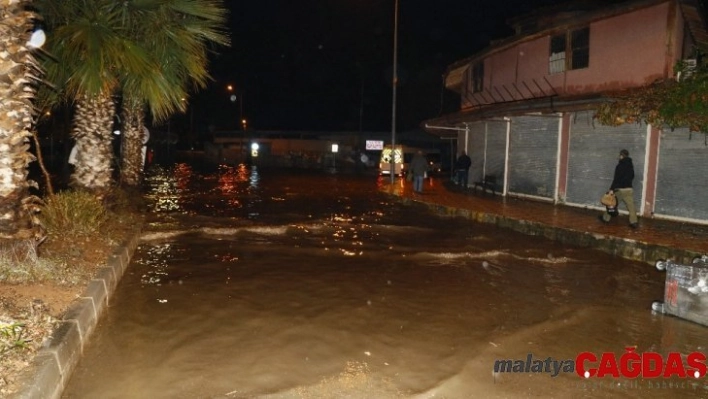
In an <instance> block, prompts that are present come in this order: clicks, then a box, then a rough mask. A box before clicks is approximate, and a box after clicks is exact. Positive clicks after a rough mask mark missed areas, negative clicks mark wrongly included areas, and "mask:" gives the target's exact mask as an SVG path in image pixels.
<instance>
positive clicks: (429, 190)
mask: <svg viewBox="0 0 708 399" xmlns="http://www.w3.org/2000/svg"><path fill="white" fill-rule="evenodd" d="M383 180H384V182H383V183H384V184H383V185H382V186H381V189H382V190H383V191H384V192H388V193H390V194H392V195H396V196H399V197H401V198H402V200H403V201H404V202H408V201H413V202H420V203H423V204H426V205H427V206H428V207H430V208H431V209H432V210H434V211H435V212H437V213H438V214H441V215H447V216H462V217H467V218H469V219H472V220H475V221H477V222H482V223H491V224H495V225H497V226H499V227H504V228H510V229H512V230H515V231H518V232H521V233H525V234H529V235H539V236H545V237H546V238H548V239H551V240H555V241H560V242H562V243H566V244H570V245H577V246H582V247H591V248H595V249H598V250H601V251H603V252H607V253H609V254H612V255H615V256H619V257H623V258H626V259H631V260H636V261H641V262H646V263H649V264H652V265H653V264H655V262H656V261H657V260H659V259H663V260H666V259H671V260H673V261H674V262H677V263H684V264H690V263H691V262H692V261H693V259H694V258H696V257H699V256H701V255H705V254H708V225H700V224H693V223H686V222H677V221H668V220H661V219H649V218H641V217H640V218H639V228H638V229H636V230H633V229H631V228H630V227H629V226H628V224H629V220H628V217H627V215H625V214H620V216H619V217H617V218H613V220H612V221H611V222H610V223H609V224H603V223H601V222H600V221H599V220H598V219H597V215H599V214H600V213H601V211H599V210H597V209H581V208H576V207H570V206H565V205H554V204H552V203H546V202H541V201H533V200H528V199H522V198H513V197H507V198H505V197H502V196H501V195H499V194H497V195H492V194H491V193H490V192H489V191H487V192H486V193H483V192H482V190H481V189H477V190H476V191H475V190H474V189H472V188H468V189H467V190H463V189H462V188H460V187H458V186H456V185H454V184H452V182H450V181H449V180H448V179H446V178H445V177H441V178H432V179H426V181H425V186H424V189H423V194H415V193H413V190H412V185H413V183H411V182H406V181H404V180H401V179H397V180H396V182H395V184H394V185H393V186H391V184H390V182H389V181H388V177H386V178H384V179H383ZM598 201H599V199H598ZM598 205H599V203H598ZM620 210H622V205H620Z"/></svg>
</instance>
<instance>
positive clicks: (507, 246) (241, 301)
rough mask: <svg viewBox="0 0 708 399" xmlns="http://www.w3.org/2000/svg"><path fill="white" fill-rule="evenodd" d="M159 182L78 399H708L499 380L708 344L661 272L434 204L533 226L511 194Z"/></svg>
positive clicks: (402, 186) (664, 388) (644, 385)
mask: <svg viewBox="0 0 708 399" xmlns="http://www.w3.org/2000/svg"><path fill="white" fill-rule="evenodd" d="M431 184H432V185H431ZM150 187H151V189H150V192H149V193H148V195H147V197H148V200H149V201H150V203H151V204H152V208H151V209H152V210H151V216H150V219H149V223H148V225H147V229H146V231H145V232H144V233H143V235H142V239H141V243H140V245H139V247H138V250H137V251H136V253H135V255H134V257H133V259H132V261H131V264H130V265H129V266H128V268H127V271H126V273H125V275H124V276H123V279H122V280H121V282H120V283H119V285H118V287H117V290H116V292H115V295H114V296H113V297H112V298H111V299H110V306H111V308H110V310H109V311H108V312H107V314H106V315H105V316H104V317H103V318H102V319H101V321H100V323H99V325H98V327H97V329H96V331H95V332H94V336H92V338H91V341H90V342H89V344H88V345H87V346H86V347H85V349H84V354H83V357H82V359H81V362H80V363H79V365H78V367H77V369H76V371H75V373H74V375H73V377H72V379H71V381H70V382H69V385H68V387H67V389H66V391H65V392H64V397H65V398H94V397H100V398H474V397H480V398H517V397H550V398H554V397H557V398H567V397H631V398H645V397H705V396H706V395H708V382H706V380H705V377H702V378H701V379H698V380H695V379H681V378H666V379H664V378H661V379H642V378H636V379H628V378H611V377H605V378H590V379H583V378H580V377H579V376H578V375H577V374H576V373H575V372H574V371H573V370H570V369H566V370H555V371H554V370H553V369H552V367H549V368H547V370H536V371H531V370H524V369H523V367H522V368H519V369H514V370H511V369H509V370H507V371H504V370H496V371H495V369H494V367H495V364H496V363H497V362H500V361H501V362H504V361H510V362H512V363H515V362H521V363H523V362H524V361H526V360H527V359H536V360H539V359H540V361H541V362H543V361H544V360H547V359H548V363H549V364H552V360H551V359H553V360H555V361H559V362H564V363H563V364H566V365H567V364H568V363H566V362H567V361H570V360H571V359H576V357H577V356H578V354H579V353H582V352H593V353H598V354H600V353H605V352H608V353H616V354H617V356H618V357H619V356H621V355H622V354H623V353H624V352H625V351H626V348H628V347H631V348H634V350H635V351H636V352H637V353H645V352H653V353H658V354H660V355H662V356H667V355H669V354H671V353H678V354H680V355H681V356H684V357H685V356H687V355H689V354H691V353H695V352H700V353H705V352H706V350H707V348H706V346H705V345H706V340H705V332H706V328H705V327H703V326H700V325H697V324H694V323H690V322H687V321H684V320H680V319H678V318H675V317H669V316H664V315H659V314H654V313H652V312H651V311H650V305H651V302H652V301H653V300H655V299H658V298H659V297H661V296H662V295H663V291H664V281H663V280H664V274H663V273H662V272H659V271H657V270H656V269H655V268H653V267H649V266H648V265H647V264H646V263H643V262H636V261H629V260H626V259H622V258H619V257H616V256H611V255H609V254H606V253H603V252H599V251H596V250H592V249H589V248H583V247H578V246H574V245H565V244H562V243H560V242H559V241H558V240H556V241H552V240H547V239H545V238H543V237H534V236H529V235H525V234H521V233H518V232H514V231H511V230H510V229H500V228H498V227H496V226H495V225H493V224H490V223H476V222H471V221H470V220H469V219H468V218H465V217H440V216H438V215H437V214H438V213H440V212H438V210H437V209H431V205H430V204H431V203H434V204H436V206H437V205H440V206H447V207H452V206H453V205H454V201H458V203H457V204H458V206H461V204H470V203H474V204H476V205H475V208H474V209H473V210H470V209H467V210H468V211H470V212H472V213H474V212H477V211H476V210H475V209H482V208H477V207H487V208H483V209H486V211H485V213H486V212H492V210H495V211H498V212H507V213H506V214H507V215H512V212H519V213H514V214H513V215H521V216H524V215H528V214H529V211H528V210H527V211H525V212H524V211H522V209H521V207H518V206H514V204H517V205H518V203H517V202H515V201H510V200H506V201H505V200H501V199H500V198H498V197H489V196H488V197H482V196H480V198H477V197H475V196H473V195H471V194H467V193H465V194H463V193H457V192H455V191H454V190H448V189H446V188H444V187H442V186H439V185H437V181H436V180H431V181H428V183H427V185H426V193H424V194H423V195H422V196H420V197H414V196H412V194H410V193H409V192H408V191H407V190H408V188H407V187H406V183H400V182H399V183H397V185H396V186H395V189H394V188H392V187H390V186H389V185H388V184H387V183H386V182H385V181H384V180H381V179H378V180H377V179H376V178H375V177H366V176H359V177H356V176H337V175H324V174H311V173H304V172H303V173H283V172H280V173H276V172H273V171H256V170H248V169H245V168H222V169H220V170H218V171H216V172H214V173H208V174H202V173H198V172H196V171H194V170H192V169H191V168H190V167H188V166H186V165H178V166H177V167H175V168H174V169H166V170H163V171H161V172H160V173H157V174H156V175H154V176H152V177H151V179H150ZM390 193H391V194H398V195H402V196H403V197H404V198H403V199H404V201H400V198H395V197H393V196H391V195H390ZM419 198H420V199H423V200H422V201H421V200H420V199H419ZM445 201H450V202H445ZM530 206H532V207H533V206H536V205H530ZM538 206H539V208H538V209H539V210H538V211H536V210H533V211H532V212H531V213H533V214H534V215H535V216H538V215H537V214H536V213H537V212H538V213H540V212H542V211H541V210H540V209H546V211H545V212H547V213H546V214H545V215H551V213H553V214H556V219H554V220H566V221H568V220H570V219H571V218H570V217H569V216H563V214H564V212H566V211H565V210H561V209H559V207H553V206H551V205H547V204H541V205H538ZM554 208H558V209H555V210H554ZM531 209H533V208H531ZM551 211H553V212H551ZM443 213H444V212H443ZM450 213H452V214H453V215H455V214H457V213H459V212H458V211H457V210H456V211H454V212H450ZM587 216H588V217H591V218H592V215H591V214H590V212H588V215H587ZM480 217H481V216H480ZM526 217H528V216H526ZM549 217H550V216H549ZM577 220H582V219H581V218H580V217H578V219H577ZM591 220H593V219H591ZM594 221H595V222H597V221H596V220H594ZM624 227H625V226H622V228H624ZM644 227H645V226H642V228H644ZM594 228H600V229H617V231H618V234H621V233H622V232H621V230H620V227H619V226H611V225H610V226H603V225H601V226H599V227H597V226H595V227H594ZM641 233H644V230H638V231H631V232H628V233H627V234H641ZM622 234H623V233H622Z"/></svg>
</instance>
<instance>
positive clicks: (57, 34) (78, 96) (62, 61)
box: [38, 0, 155, 198]
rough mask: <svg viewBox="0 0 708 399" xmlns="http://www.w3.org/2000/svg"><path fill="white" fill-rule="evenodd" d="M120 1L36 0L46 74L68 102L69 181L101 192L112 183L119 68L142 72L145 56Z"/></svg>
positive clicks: (147, 60) (150, 66)
mask: <svg viewBox="0 0 708 399" xmlns="http://www.w3.org/2000/svg"><path fill="white" fill-rule="evenodd" d="M121 4H122V3H121V2H115V1H112V0H75V1H54V0H40V1H38V8H39V9H40V12H41V13H42V15H43V16H44V18H45V21H46V25H47V29H48V31H49V35H48V37H49V39H48V41H47V53H49V54H51V57H52V58H53V59H47V60H45V62H44V64H43V65H44V66H45V69H46V72H47V80H49V81H50V82H52V83H54V84H55V85H56V86H57V90H59V91H60V92H61V94H62V96H63V98H64V100H65V101H68V102H72V103H73V104H74V106H75V109H74V122H73V128H72V131H71V135H72V137H73V138H74V139H75V140H76V148H77V159H76V163H75V165H74V166H75V170H74V173H73V174H72V176H71V184H72V185H73V186H74V187H76V188H79V189H84V190H88V191H90V192H93V193H95V194H96V196H97V197H99V198H101V197H103V196H104V195H106V194H107V192H108V191H109V189H110V188H111V183H112V172H113V170H112V169H113V168H112V165H113V162H112V161H113V151H112V131H113V129H112V128H113V121H114V117H115V114H116V104H115V95H116V94H117V91H118V89H119V88H120V83H121V77H122V76H124V75H125V72H124V71H134V72H135V73H147V72H146V71H148V70H151V69H154V67H155V66H154V65H153V64H151V60H150V57H149V56H148V54H146V53H145V51H144V50H143V49H142V48H141V47H139V46H137V45H136V44H135V43H134V42H133V41H131V38H130V36H129V35H128V34H127V33H126V32H125V30H124V23H123V21H122V19H121V17H122V15H121V12H120V7H117V6H116V5H121Z"/></svg>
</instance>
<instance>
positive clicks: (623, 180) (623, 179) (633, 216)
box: [598, 150, 639, 229]
mask: <svg viewBox="0 0 708 399" xmlns="http://www.w3.org/2000/svg"><path fill="white" fill-rule="evenodd" d="M633 180H634V165H633V164H632V158H630V157H629V151H627V150H622V151H620V155H619V163H617V166H616V167H615V175H614V178H613V179H612V185H611V186H610V191H613V192H614V193H615V197H616V198H617V202H618V205H619V201H620V200H621V201H622V202H624V205H625V206H626V207H627V211H628V212H629V227H631V228H633V229H636V228H637V227H639V223H638V220H637V211H636V210H635V208H634V190H633V189H632V181H633ZM598 218H599V219H600V221H602V222H603V223H609V222H610V218H611V216H610V214H609V213H607V211H605V213H603V214H602V215H600V216H598Z"/></svg>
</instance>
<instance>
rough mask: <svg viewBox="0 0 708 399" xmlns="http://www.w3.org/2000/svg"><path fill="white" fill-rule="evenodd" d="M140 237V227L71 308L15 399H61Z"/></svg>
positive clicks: (31, 367)
mask: <svg viewBox="0 0 708 399" xmlns="http://www.w3.org/2000/svg"><path fill="white" fill-rule="evenodd" d="M139 240H140V229H137V230H136V231H134V232H133V234H132V235H131V238H130V239H128V240H127V241H126V242H124V243H123V244H122V245H120V246H119V247H118V248H117V249H116V250H115V251H113V253H112V254H111V256H110V257H109V258H108V260H107V261H106V266H105V267H102V268H101V269H99V270H98V272H97V273H96V276H95V277H94V279H92V280H91V281H90V282H89V284H88V286H87V287H86V290H85V291H84V293H83V295H82V296H81V297H79V298H78V299H77V300H76V301H74V303H73V304H72V305H71V306H70V307H69V309H68V310H67V312H66V314H65V315H64V317H63V318H62V320H61V321H60V322H59V323H58V325H57V328H56V329H55V330H54V331H53V332H52V336H51V338H50V339H49V340H48V342H46V343H45V344H44V346H43V347H42V349H40V350H39V352H38V353H37V356H35V358H34V359H33V360H32V364H31V365H30V367H29V369H28V371H26V372H25V373H24V374H23V375H22V377H20V389H19V392H18V393H16V394H15V395H13V396H12V397H13V398H16V399H58V398H60V397H61V395H62V393H63V392H64V388H65V387H66V384H67V383H68V381H69V378H70V377H71V373H72V372H73V371H74V368H75V367H76V365H77V364H78V362H79V359H80V358H81V354H82V353H83V349H84V345H85V344H86V343H87V342H88V339H89V337H90V336H91V334H92V333H93V331H94V329H95V328H96V325H97V324H98V320H99V319H100V317H101V315H102V314H103V312H104V311H105V310H106V307H107V306H108V303H109V299H110V297H111V296H112V295H113V293H114V291H115V289H116V287H117V286H118V282H119V281H120V279H121V277H122V276H123V273H124V272H125V270H126V269H127V267H128V264H129V263H130V258H131V256H132V255H133V253H134V252H135V249H136V248H137V246H138V241H139Z"/></svg>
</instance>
